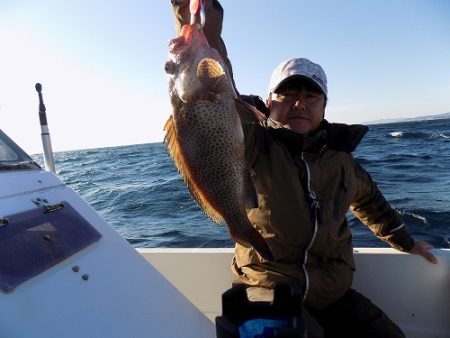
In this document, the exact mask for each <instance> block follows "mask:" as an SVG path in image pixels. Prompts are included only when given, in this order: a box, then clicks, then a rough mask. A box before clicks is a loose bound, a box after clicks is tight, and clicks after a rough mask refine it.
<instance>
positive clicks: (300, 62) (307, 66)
mask: <svg viewBox="0 0 450 338" xmlns="http://www.w3.org/2000/svg"><path fill="white" fill-rule="evenodd" d="M293 77H304V78H307V79H309V80H311V81H312V82H313V83H315V84H316V85H317V86H318V87H319V88H320V89H321V90H322V92H323V93H324V94H325V96H327V95H328V88H327V76H326V75H325V72H324V71H323V69H322V67H321V66H320V65H318V64H317V63H314V62H311V61H310V60H308V59H304V58H295V59H289V60H286V61H283V62H282V63H280V64H279V65H278V66H277V67H276V68H275V69H274V70H273V72H272V77H271V78H270V84H269V93H273V92H275V91H276V90H277V89H278V88H279V87H280V85H282V84H283V83H284V82H286V81H287V80H289V79H291V78H293Z"/></svg>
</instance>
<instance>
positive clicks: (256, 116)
mask: <svg viewBox="0 0 450 338" xmlns="http://www.w3.org/2000/svg"><path fill="white" fill-rule="evenodd" d="M236 108H237V111H238V112H239V116H240V118H241V123H260V122H264V121H266V120H267V117H266V115H264V114H263V113H262V112H260V111H259V110H258V109H257V108H256V107H254V106H252V105H251V104H248V103H247V102H245V101H243V100H241V99H236Z"/></svg>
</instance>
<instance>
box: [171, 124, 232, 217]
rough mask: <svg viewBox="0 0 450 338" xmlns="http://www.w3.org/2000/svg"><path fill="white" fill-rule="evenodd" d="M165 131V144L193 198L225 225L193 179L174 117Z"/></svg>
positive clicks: (209, 215) (211, 215) (210, 215)
mask: <svg viewBox="0 0 450 338" xmlns="http://www.w3.org/2000/svg"><path fill="white" fill-rule="evenodd" d="M164 130H165V131H166V136H165V137H164V142H166V144H167V150H168V151H169V154H170V156H171V157H172V159H173V162H174V163H175V167H176V168H177V169H178V172H179V173H180V175H181V177H182V178H183V180H184V182H185V183H186V185H187V187H188V189H189V191H190V193H191V196H192V197H193V198H194V200H195V201H196V202H197V204H198V205H199V206H200V208H202V209H203V211H204V212H205V214H206V215H207V216H208V217H209V218H210V219H211V220H213V221H214V222H216V223H224V221H223V217H222V216H221V215H220V214H219V213H218V212H217V211H216V209H215V208H214V207H213V206H212V205H211V204H210V203H209V201H208V199H207V198H206V197H205V195H204V194H203V192H202V191H201V189H200V187H199V186H198V185H197V183H196V182H195V180H194V179H193V178H192V174H191V172H190V170H189V166H188V165H187V162H186V160H185V158H184V155H183V151H182V149H181V147H180V142H179V140H178V137H177V132H176V128H175V123H174V121H173V115H171V116H170V117H169V119H168V120H167V122H166V124H165V125H164Z"/></svg>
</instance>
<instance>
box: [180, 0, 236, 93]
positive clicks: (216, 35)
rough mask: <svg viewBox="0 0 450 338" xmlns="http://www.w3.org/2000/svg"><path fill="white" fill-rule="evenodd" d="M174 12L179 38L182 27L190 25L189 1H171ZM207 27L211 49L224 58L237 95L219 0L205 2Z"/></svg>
mask: <svg viewBox="0 0 450 338" xmlns="http://www.w3.org/2000/svg"><path fill="white" fill-rule="evenodd" d="M171 3H172V11H173V15H174V19H175V30H176V33H177V36H178V35H180V31H181V27H183V25H185V24H189V23H190V20H191V13H190V11H189V0H171ZM205 18H206V20H205V26H204V27H203V32H204V33H205V36H206V39H207V40H208V43H209V45H210V46H211V47H213V48H215V49H217V51H218V52H219V53H220V55H221V56H222V58H223V60H224V62H225V64H226V66H227V67H228V70H229V71H230V74H231V82H232V83H233V86H234V89H235V90H236V93H238V91H237V88H236V84H235V83H234V77H233V69H232V67H231V62H230V60H229V59H228V53H227V48H226V46H225V43H224V42H223V40H222V37H221V34H222V22H223V8H222V6H221V5H220V3H219V1H218V0H205Z"/></svg>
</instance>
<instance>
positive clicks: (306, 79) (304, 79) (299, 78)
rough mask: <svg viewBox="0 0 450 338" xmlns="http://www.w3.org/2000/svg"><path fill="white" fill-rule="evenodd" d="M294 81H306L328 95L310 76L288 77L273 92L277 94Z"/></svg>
mask: <svg viewBox="0 0 450 338" xmlns="http://www.w3.org/2000/svg"><path fill="white" fill-rule="evenodd" d="M292 80H299V81H305V82H307V83H309V84H312V85H313V86H314V87H315V88H316V89H317V90H318V91H320V92H321V93H322V94H324V95H326V93H325V92H324V90H323V89H322V87H321V86H320V85H319V83H318V82H316V81H314V80H313V79H311V78H310V77H308V76H305V75H299V74H295V75H291V76H288V77H287V78H285V79H284V80H283V81H281V82H280V83H279V84H278V85H277V86H275V87H274V88H273V89H272V90H271V92H272V93H275V92H276V91H277V90H278V89H279V88H280V87H281V86H282V85H284V84H286V83H287V82H289V81H292Z"/></svg>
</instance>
